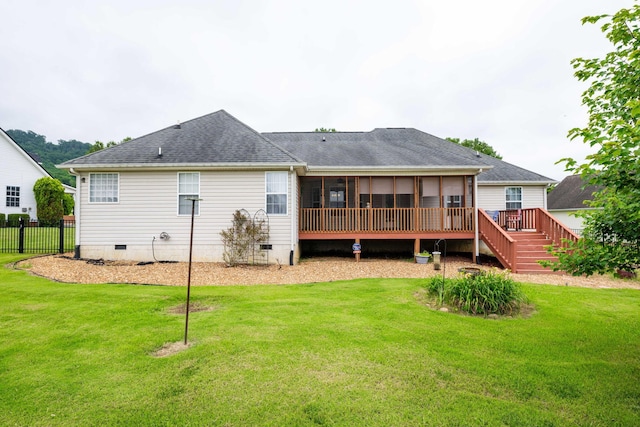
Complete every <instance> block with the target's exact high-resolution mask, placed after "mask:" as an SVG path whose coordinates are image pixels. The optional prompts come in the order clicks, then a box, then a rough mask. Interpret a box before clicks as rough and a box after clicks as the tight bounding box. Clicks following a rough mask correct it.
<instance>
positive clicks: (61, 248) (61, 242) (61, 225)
mask: <svg viewBox="0 0 640 427" xmlns="http://www.w3.org/2000/svg"><path fill="white" fill-rule="evenodd" d="M59 244H60V246H59V249H58V253H61V254H63V253H64V218H62V219H61V220H60V241H59Z"/></svg>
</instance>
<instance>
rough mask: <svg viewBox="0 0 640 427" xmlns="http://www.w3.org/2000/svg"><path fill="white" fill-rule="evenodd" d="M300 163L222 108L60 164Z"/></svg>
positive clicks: (151, 165) (137, 165)
mask: <svg viewBox="0 0 640 427" xmlns="http://www.w3.org/2000/svg"><path fill="white" fill-rule="evenodd" d="M274 164H277V165H302V164H303V162H301V161H300V160H299V159H297V158H295V157H294V156H292V155H291V154H289V153H287V152H286V151H284V150H283V149H282V148H280V147H278V146H276V145H275V144H273V143H272V142H271V141H269V140H268V139H266V138H265V137H263V136H262V135H260V134H259V133H258V132H256V131H254V130H253V129H251V128H250V127H249V126H247V125H245V124H244V123H242V122H240V121H239V120H238V119H236V118H235V117H233V116H232V115H230V114H229V113H227V112H226V111H224V110H220V111H217V112H215V113H211V114H207V115H205V116H202V117H199V118H197V119H193V120H189V121H187V122H184V123H182V124H178V125H174V126H169V127H167V128H164V129H162V130H159V131H157V132H153V133H150V134H148V135H145V136H141V137H139V138H136V139H132V140H131V141H128V142H123V143H121V144H118V145H116V146H114V147H111V148H108V149H105V150H100V151H97V152H94V153H91V154H88V155H86V156H83V157H79V158H77V159H73V160H69V161H67V162H64V163H62V164H61V165H60V167H63V168H83V167H84V168H89V167H98V168H104V167H111V166H113V167H157V166H163V167H167V166H186V165H189V166H203V167H206V166H229V167H232V166H246V165H255V166H260V165H274Z"/></svg>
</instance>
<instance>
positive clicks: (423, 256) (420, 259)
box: [415, 251, 431, 264]
mask: <svg viewBox="0 0 640 427" xmlns="http://www.w3.org/2000/svg"><path fill="white" fill-rule="evenodd" d="M430 256H431V254H430V253H429V252H427V251H422V252H420V253H418V254H416V255H415V257H416V262H417V263H418V264H426V263H428V262H429V257H430Z"/></svg>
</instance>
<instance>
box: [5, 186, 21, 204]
mask: <svg viewBox="0 0 640 427" xmlns="http://www.w3.org/2000/svg"><path fill="white" fill-rule="evenodd" d="M7 206H8V207H15V208H18V207H20V187H14V186H11V185H8V186H7Z"/></svg>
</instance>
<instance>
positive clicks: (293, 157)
mask: <svg viewBox="0 0 640 427" xmlns="http://www.w3.org/2000/svg"><path fill="white" fill-rule="evenodd" d="M217 112H218V113H219V112H221V113H224V114H226V115H227V116H228V117H229V118H231V119H233V120H235V121H236V122H238V123H240V124H241V125H242V126H244V127H246V128H247V129H249V130H250V131H251V132H253V133H255V134H256V135H258V136H259V137H260V138H261V139H262V140H263V141H264V142H266V143H267V144H269V145H271V146H272V147H274V148H276V149H278V150H280V151H281V152H282V153H284V154H286V155H287V156H289V157H291V158H292V159H294V160H295V161H297V162H299V163H304V164H306V162H304V161H303V160H301V159H299V158H298V157H297V156H294V155H293V154H291V153H290V152H288V151H287V150H285V149H284V148H282V147H281V146H279V145H277V144H276V143H274V142H273V141H271V140H270V139H268V138H266V137H265V136H264V135H262V134H261V133H260V132H258V131H257V130H255V129H254V128H252V127H251V126H249V125H247V124H246V123H244V122H243V121H242V120H240V119H238V118H236V117H235V116H233V115H232V114H229V113H228V112H227V111H225V110H224V109H223V110H220V111H217Z"/></svg>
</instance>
